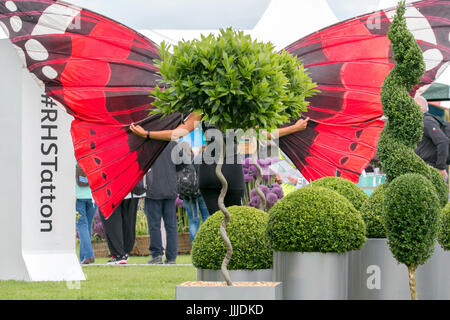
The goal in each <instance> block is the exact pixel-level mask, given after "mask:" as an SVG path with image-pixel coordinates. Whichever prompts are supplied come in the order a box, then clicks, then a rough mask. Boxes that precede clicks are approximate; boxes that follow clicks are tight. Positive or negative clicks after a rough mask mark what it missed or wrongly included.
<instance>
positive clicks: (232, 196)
mask: <svg viewBox="0 0 450 320" xmlns="http://www.w3.org/2000/svg"><path fill="white" fill-rule="evenodd" d="M220 190H221V189H203V188H202V189H200V193H201V194H202V196H203V199H204V200H205V204H206V207H207V208H208V211H209V214H211V215H212V214H214V213H215V212H217V211H219V210H220V209H219V205H218V203H217V201H218V200H219V195H220ZM243 198H244V190H242V189H231V190H230V189H228V190H227V194H226V195H225V199H224V203H225V207H231V206H241V205H242V199H243Z"/></svg>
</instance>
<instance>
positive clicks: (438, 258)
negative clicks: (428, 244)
mask: <svg viewBox="0 0 450 320" xmlns="http://www.w3.org/2000/svg"><path fill="white" fill-rule="evenodd" d="M416 282H417V284H416V285H417V298H418V299H420V300H450V251H445V250H444V249H442V247H441V246H440V245H439V244H438V243H436V245H435V247H434V252H433V255H432V256H431V257H430V258H429V259H428V261H427V263H425V264H424V265H422V266H419V267H418V268H417V270H416Z"/></svg>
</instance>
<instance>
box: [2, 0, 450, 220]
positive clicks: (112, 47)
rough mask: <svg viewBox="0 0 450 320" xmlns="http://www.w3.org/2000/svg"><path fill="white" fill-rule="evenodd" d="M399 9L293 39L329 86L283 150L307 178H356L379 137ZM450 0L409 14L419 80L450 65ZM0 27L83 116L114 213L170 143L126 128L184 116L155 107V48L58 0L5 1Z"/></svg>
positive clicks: (79, 148)
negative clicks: (390, 35)
mask: <svg viewBox="0 0 450 320" xmlns="http://www.w3.org/2000/svg"><path fill="white" fill-rule="evenodd" d="M394 12H395V11H394V10H387V11H380V12H376V13H373V14H371V15H364V16H361V17H357V18H353V19H350V20H347V21H344V22H342V23H339V24H336V25H334V26H331V27H329V28H326V29H324V30H321V31H319V32H316V33H314V34H312V35H310V36H307V37H305V38H303V39H300V40H299V41H297V42H295V43H293V44H292V45H290V46H288V47H287V48H286V50H287V51H289V52H290V53H292V54H294V55H296V56H298V58H299V59H302V60H303V63H304V65H305V67H306V68H308V71H309V72H310V74H311V77H312V78H313V80H314V81H315V82H317V84H318V89H320V90H321V93H320V94H318V95H317V96H315V97H313V98H311V99H310V104H311V105H310V110H309V111H308V113H307V114H305V116H309V117H310V118H311V122H310V124H309V125H308V128H307V130H306V131H303V132H300V133H296V134H293V135H289V136H286V137H283V138H281V139H280V147H281V149H282V150H283V151H284V152H285V153H286V154H287V156H288V157H289V158H290V159H291V160H292V161H293V162H294V163H295V165H296V166H297V168H298V169H299V170H300V171H301V172H302V174H303V175H304V176H305V178H306V179H308V180H315V179H317V178H320V177H323V176H331V175H333V176H334V175H337V176H341V177H344V178H347V179H349V180H352V181H357V179H358V177H359V174H360V173H361V171H362V170H363V169H364V168H365V166H366V165H367V164H368V162H369V161H370V160H371V159H372V158H373V156H374V154H375V151H376V144H377V141H378V137H379V134H380V132H381V130H382V128H383V126H384V122H383V121H382V120H381V119H380V118H381V116H382V113H383V112H382V106H381V102H380V89H381V85H382V83H383V80H384V78H385V77H386V75H387V74H388V73H389V71H390V70H391V68H392V67H393V60H392V58H391V56H392V53H391V51H390V42H389V40H388V39H387V36H386V33H387V31H388V28H389V25H390V21H391V19H392V17H393V14H394ZM449 17H450V1H420V2H417V3H414V4H413V5H409V6H408V9H407V13H406V18H407V20H408V24H410V27H411V28H412V29H413V33H414V35H415V36H416V38H417V40H418V42H419V44H420V46H421V48H422V50H423V52H424V57H425V61H426V63H427V73H426V74H425V76H424V77H423V79H422V85H426V84H430V83H431V82H432V81H433V80H434V79H435V78H436V77H437V76H438V74H439V73H440V72H442V71H443V70H444V69H445V67H446V66H447V65H448V64H449V59H450V51H449V48H450V44H449V31H450V29H449V27H450V21H449ZM0 27H2V29H3V30H4V31H5V32H6V34H7V36H8V37H9V38H10V40H11V42H12V44H13V45H14V47H15V48H16V49H17V52H18V54H19V56H20V57H21V59H22V61H23V63H24V65H25V66H26V67H27V68H28V70H29V71H30V73H31V74H32V75H33V76H34V77H35V78H36V80H37V82H38V83H39V84H40V85H41V86H42V88H43V89H44V90H45V92H46V93H47V94H48V95H49V96H50V97H52V98H53V99H54V100H55V101H57V102H58V103H59V104H60V105H61V106H62V107H64V108H65V110H66V111H67V112H68V113H69V114H71V115H72V116H73V117H74V120H73V122H72V128H71V134H72V139H73V143H74V147H75V157H76V159H77V161H78V163H79V165H80V166H81V168H82V169H83V170H84V171H85V172H86V174H87V176H88V179H89V185H90V187H91V190H92V193H93V197H94V200H95V202H96V203H97V205H98V206H99V208H100V210H101V212H102V214H103V215H104V216H105V217H106V218H108V217H109V216H110V215H111V214H112V212H113V211H114V209H115V207H117V205H118V204H119V203H120V202H121V201H122V199H123V198H124V197H125V196H126V195H127V194H128V193H129V192H130V191H131V190H132V189H133V188H134V186H135V185H136V184H137V183H138V182H139V181H140V180H141V179H142V177H143V176H144V175H145V173H146V172H147V171H148V169H149V168H150V167H151V165H152V164H153V163H154V161H155V160H156V158H157V157H158V155H159V154H160V152H161V151H162V150H163V149H164V147H165V146H166V142H162V141H155V140H144V139H142V138H139V137H137V136H135V135H133V134H132V133H131V132H130V130H129V125H130V124H131V123H139V124H140V125H142V126H143V127H144V128H145V129H147V130H149V129H150V128H151V130H153V131H158V130H165V129H173V128H175V127H176V126H177V125H178V124H179V123H180V121H181V116H180V114H173V115H169V116H166V117H164V118H161V116H160V115H152V116H149V109H150V108H151V107H152V102H153V98H151V97H149V95H150V94H149V91H150V90H151V89H152V88H154V87H155V86H157V85H158V83H157V82H158V80H159V77H160V76H159V75H158V73H157V71H158V70H157V69H156V68H155V66H154V62H153V61H154V59H157V58H158V49H157V47H156V45H155V44H154V43H153V42H152V41H150V40H149V39H147V38H146V37H144V36H143V35H141V34H139V33H137V32H136V31H133V30H131V29H130V28H127V27H126V26H124V25H122V24H120V23H118V22H115V21H113V20H111V19H108V18H106V17H104V16H101V15H99V14H96V13H94V12H91V11H89V10H86V9H83V8H80V7H77V6H73V5H71V4H68V3H65V2H61V1H51V0H15V1H12V0H8V1H6V0H0Z"/></svg>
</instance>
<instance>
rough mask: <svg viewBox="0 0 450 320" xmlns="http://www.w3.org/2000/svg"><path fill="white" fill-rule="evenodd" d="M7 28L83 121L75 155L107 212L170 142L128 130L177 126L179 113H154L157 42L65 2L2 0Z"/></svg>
mask: <svg viewBox="0 0 450 320" xmlns="http://www.w3.org/2000/svg"><path fill="white" fill-rule="evenodd" d="M0 22H1V23H0V26H2V27H3V28H4V29H5V31H6V32H7V34H8V35H9V37H10V39H11V42H12V43H13V45H14V46H15V48H16V49H17V50H18V52H19V54H20V56H21V57H22V59H23V62H24V63H25V65H26V67H27V68H28V70H29V71H30V72H31V73H32V74H34V75H35V76H36V78H37V80H38V82H39V84H40V85H41V86H42V87H43V88H44V89H45V91H46V93H47V94H48V95H49V96H50V97H52V98H54V99H55V100H56V101H58V102H59V103H60V104H62V105H63V106H64V107H65V109H66V110H67V112H68V113H70V114H71V115H72V116H73V117H74V118H75V120H74V121H73V123H72V129H71V134H72V138H73V143H74V147H75V157H76V159H77V161H78V163H79V164H80V166H81V167H82V169H83V170H84V171H85V172H86V174H87V176H88V179H89V185H90V187H91V189H92V192H93V197H94V199H95V201H96V203H97V204H98V206H99V207H100V210H101V212H102V213H103V215H104V216H105V217H109V216H110V214H111V213H112V212H113V211H114V208H115V207H116V206H117V205H118V204H119V203H120V202H121V200H122V199H123V198H124V197H125V196H126V195H127V194H128V193H129V192H130V190H132V189H133V187H134V186H135V185H136V184H137V183H138V182H139V181H140V180H141V179H142V177H143V175H145V173H146V172H147V170H148V169H149V168H150V166H151V165H152V164H153V162H154V160H155V159H156V157H157V156H158V155H159V153H160V152H161V151H162V150H163V149H164V147H165V146H166V144H167V143H165V142H159V141H153V140H150V141H144V140H143V139H141V138H138V137H136V136H135V135H133V134H132V133H131V132H130V130H129V129H128V127H129V125H130V124H131V123H133V122H139V123H141V122H142V123H141V124H142V125H143V126H144V128H146V129H151V130H163V129H170V128H175V127H176V126H177V125H178V124H179V122H180V116H179V115H172V116H168V117H165V118H163V119H161V117H159V116H152V117H149V109H150V108H151V103H152V102H153V99H152V98H151V97H149V95H150V93H149V91H150V90H151V89H152V88H154V87H155V86H156V85H157V81H158V80H159V75H158V74H157V68H156V67H155V66H154V65H153V63H154V62H153V60H154V59H156V58H158V57H159V56H158V49H157V47H156V45H155V44H154V43H153V42H151V41H150V40H148V39H147V38H145V37H144V36H142V35H141V34H139V33H137V32H135V31H133V30H131V29H129V28H127V27H125V26H124V25H121V24H119V23H117V22H115V21H112V20H110V19H108V18H106V17H104V16H101V15H99V14H96V13H93V12H91V11H89V10H85V9H82V8H79V7H76V6H73V5H70V4H67V3H64V2H60V1H51V0H34V1H33V0H30V1H5V0H0Z"/></svg>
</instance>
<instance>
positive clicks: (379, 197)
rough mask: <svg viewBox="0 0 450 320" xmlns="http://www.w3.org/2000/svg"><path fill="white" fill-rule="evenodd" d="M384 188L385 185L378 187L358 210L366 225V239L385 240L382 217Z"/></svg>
mask: <svg viewBox="0 0 450 320" xmlns="http://www.w3.org/2000/svg"><path fill="white" fill-rule="evenodd" d="M386 188H387V185H386V183H383V184H381V185H379V186H378V187H377V188H376V189H375V191H374V192H373V193H372V194H371V195H370V197H369V198H368V199H367V201H366V202H364V203H363V205H362V206H361V208H360V209H359V212H360V213H361V216H362V218H363V220H364V223H365V224H366V236H367V238H386V227H385V223H384V217H383V214H384V198H385V194H386Z"/></svg>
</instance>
